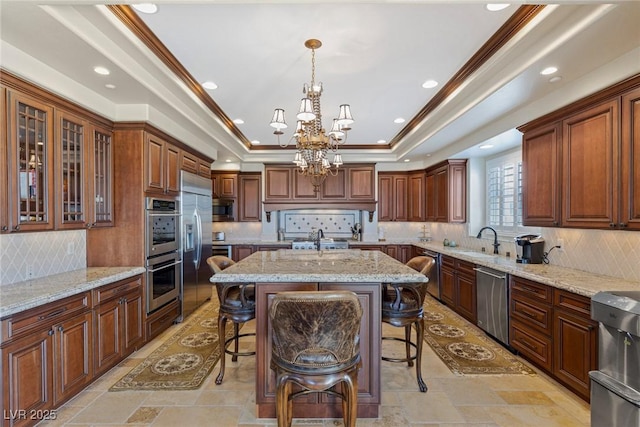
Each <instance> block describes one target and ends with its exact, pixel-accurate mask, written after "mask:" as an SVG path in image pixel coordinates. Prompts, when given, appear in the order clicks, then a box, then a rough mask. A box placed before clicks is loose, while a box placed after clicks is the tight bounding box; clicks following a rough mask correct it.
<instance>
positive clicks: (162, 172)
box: [144, 133, 181, 196]
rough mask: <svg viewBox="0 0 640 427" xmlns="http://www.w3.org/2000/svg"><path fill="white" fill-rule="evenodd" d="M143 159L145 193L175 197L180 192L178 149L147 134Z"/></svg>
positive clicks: (179, 157)
mask: <svg viewBox="0 0 640 427" xmlns="http://www.w3.org/2000/svg"><path fill="white" fill-rule="evenodd" d="M144 158H145V162H144V167H145V175H144V178H145V184H144V185H145V192H147V193H161V194H167V195H174V196H175V195H177V194H178V193H179V192H180V164H181V153H180V149H179V148H177V147H175V146H173V145H172V144H170V143H168V142H166V141H165V140H163V139H161V138H159V137H157V136H155V135H153V134H150V133H147V135H146V138H145V144H144Z"/></svg>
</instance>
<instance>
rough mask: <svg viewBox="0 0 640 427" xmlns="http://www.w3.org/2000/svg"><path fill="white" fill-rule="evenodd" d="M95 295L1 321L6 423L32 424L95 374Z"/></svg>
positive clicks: (55, 304)
mask: <svg viewBox="0 0 640 427" xmlns="http://www.w3.org/2000/svg"><path fill="white" fill-rule="evenodd" d="M90 309H91V296H90V294H89V293H84V294H79V295H75V296H72V297H69V298H65V299H63V300H60V301H56V302H54V303H50V304H46V305H44V306H41V307H36V308H34V309H31V310H27V311H25V312H22V313H18V314H16V315H15V316H12V317H10V318H7V319H3V320H2V322H1V323H2V327H1V334H2V341H1V342H2V344H1V347H0V354H1V359H0V360H1V363H2V413H3V414H4V416H3V419H2V425H3V426H27V425H33V424H35V423H37V422H39V421H41V420H42V419H45V418H47V417H48V416H52V414H54V413H52V412H51V409H53V408H55V407H57V406H59V405H60V404H62V403H63V402H65V401H67V400H68V399H70V398H71V397H72V396H74V395H75V394H76V393H78V392H79V391H80V390H82V389H83V388H84V387H85V386H86V385H87V384H89V383H90V382H91V381H92V380H93V378H94V371H93V363H92V361H93V345H92V344H93V338H92V313H91V310H90Z"/></svg>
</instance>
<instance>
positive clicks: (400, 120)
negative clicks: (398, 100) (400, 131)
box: [393, 117, 404, 123]
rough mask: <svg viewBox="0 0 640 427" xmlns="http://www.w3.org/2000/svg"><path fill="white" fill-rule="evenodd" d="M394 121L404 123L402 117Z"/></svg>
mask: <svg viewBox="0 0 640 427" xmlns="http://www.w3.org/2000/svg"><path fill="white" fill-rule="evenodd" d="M393 123H404V119H403V118H402V117H398V118H397V119H395V120H394V121H393Z"/></svg>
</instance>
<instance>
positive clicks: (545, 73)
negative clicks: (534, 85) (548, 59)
mask: <svg viewBox="0 0 640 427" xmlns="http://www.w3.org/2000/svg"><path fill="white" fill-rule="evenodd" d="M556 71H558V69H557V68H556V67H547V68H545V69H544V70H542V71H540V74H542V75H543V76H548V75H549V74H553V73H555V72H556Z"/></svg>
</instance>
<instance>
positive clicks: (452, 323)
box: [424, 295, 535, 375]
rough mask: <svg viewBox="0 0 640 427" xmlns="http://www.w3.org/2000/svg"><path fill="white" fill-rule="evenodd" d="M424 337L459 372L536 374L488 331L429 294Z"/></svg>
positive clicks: (465, 373) (425, 309) (448, 365)
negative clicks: (492, 337) (486, 332)
mask: <svg viewBox="0 0 640 427" xmlns="http://www.w3.org/2000/svg"><path fill="white" fill-rule="evenodd" d="M424 319H425V333H424V339H425V341H426V342H427V344H429V346H431V348H432V349H433V350H434V351H435V353H436V354H437V355H438V356H439V357H440V359H441V360H442V361H443V362H444V363H445V364H446V365H447V367H448V368H449V369H450V370H451V371H452V372H453V373H454V374H458V375H473V374H492V375H496V374H507V375H514V374H516V375H535V371H534V370H533V369H531V368H530V367H529V366H527V365H525V364H524V363H522V362H521V361H520V360H519V359H518V358H517V357H516V356H515V355H513V354H512V353H511V352H509V351H508V350H506V349H505V348H503V347H502V346H501V345H500V344H498V343H496V342H495V341H494V340H492V339H491V338H490V337H489V336H487V335H486V334H485V333H484V331H482V330H481V329H480V328H478V327H477V326H475V325H472V324H471V323H469V322H468V321H467V320H465V319H464V318H462V317H461V316H459V315H458V314H457V313H455V312H454V311H452V310H451V309H449V308H448V307H446V306H444V305H443V304H441V303H440V302H438V301H436V300H435V299H434V298H432V297H431V296H429V295H427V297H426V299H425V303H424Z"/></svg>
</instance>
